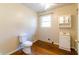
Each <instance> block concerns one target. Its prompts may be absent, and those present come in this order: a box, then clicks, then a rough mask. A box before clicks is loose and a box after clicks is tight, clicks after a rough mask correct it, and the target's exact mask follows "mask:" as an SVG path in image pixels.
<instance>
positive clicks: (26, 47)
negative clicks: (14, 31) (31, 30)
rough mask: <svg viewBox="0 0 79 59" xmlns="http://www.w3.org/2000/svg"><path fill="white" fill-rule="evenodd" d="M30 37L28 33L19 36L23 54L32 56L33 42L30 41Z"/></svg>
mask: <svg viewBox="0 0 79 59" xmlns="http://www.w3.org/2000/svg"><path fill="white" fill-rule="evenodd" d="M28 39H29V36H28V34H27V33H22V34H20V35H19V41H20V45H21V47H22V48H23V52H24V53H26V54H31V46H32V41H30V40H28Z"/></svg>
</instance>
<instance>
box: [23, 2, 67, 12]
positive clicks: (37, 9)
mask: <svg viewBox="0 0 79 59" xmlns="http://www.w3.org/2000/svg"><path fill="white" fill-rule="evenodd" d="M23 5H24V6H27V7H29V8H30V9H32V10H34V11H35V12H42V11H46V10H48V9H54V8H56V7H59V6H63V5H67V3H62V4H61V3H56V4H54V5H51V7H50V8H48V9H45V6H42V5H41V3H23Z"/></svg>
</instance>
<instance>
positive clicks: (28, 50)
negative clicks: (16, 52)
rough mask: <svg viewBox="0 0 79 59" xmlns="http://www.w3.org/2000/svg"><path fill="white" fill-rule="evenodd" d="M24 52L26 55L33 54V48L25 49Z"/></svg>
mask: <svg viewBox="0 0 79 59" xmlns="http://www.w3.org/2000/svg"><path fill="white" fill-rule="evenodd" d="M23 52H24V53H26V54H32V52H31V47H26V48H23Z"/></svg>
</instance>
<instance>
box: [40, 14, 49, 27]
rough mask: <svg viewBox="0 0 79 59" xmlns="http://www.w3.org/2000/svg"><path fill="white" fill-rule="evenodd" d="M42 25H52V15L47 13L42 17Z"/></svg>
mask: <svg viewBox="0 0 79 59" xmlns="http://www.w3.org/2000/svg"><path fill="white" fill-rule="evenodd" d="M40 20H41V21H40V26H41V27H51V15H45V16H41V17H40Z"/></svg>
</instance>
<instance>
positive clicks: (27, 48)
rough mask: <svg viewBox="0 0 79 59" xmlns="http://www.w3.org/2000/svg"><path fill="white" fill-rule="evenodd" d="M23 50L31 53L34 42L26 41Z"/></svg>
mask: <svg viewBox="0 0 79 59" xmlns="http://www.w3.org/2000/svg"><path fill="white" fill-rule="evenodd" d="M23 46H24V48H23V52H24V53H26V54H31V46H32V42H31V41H26V42H24V43H23Z"/></svg>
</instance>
